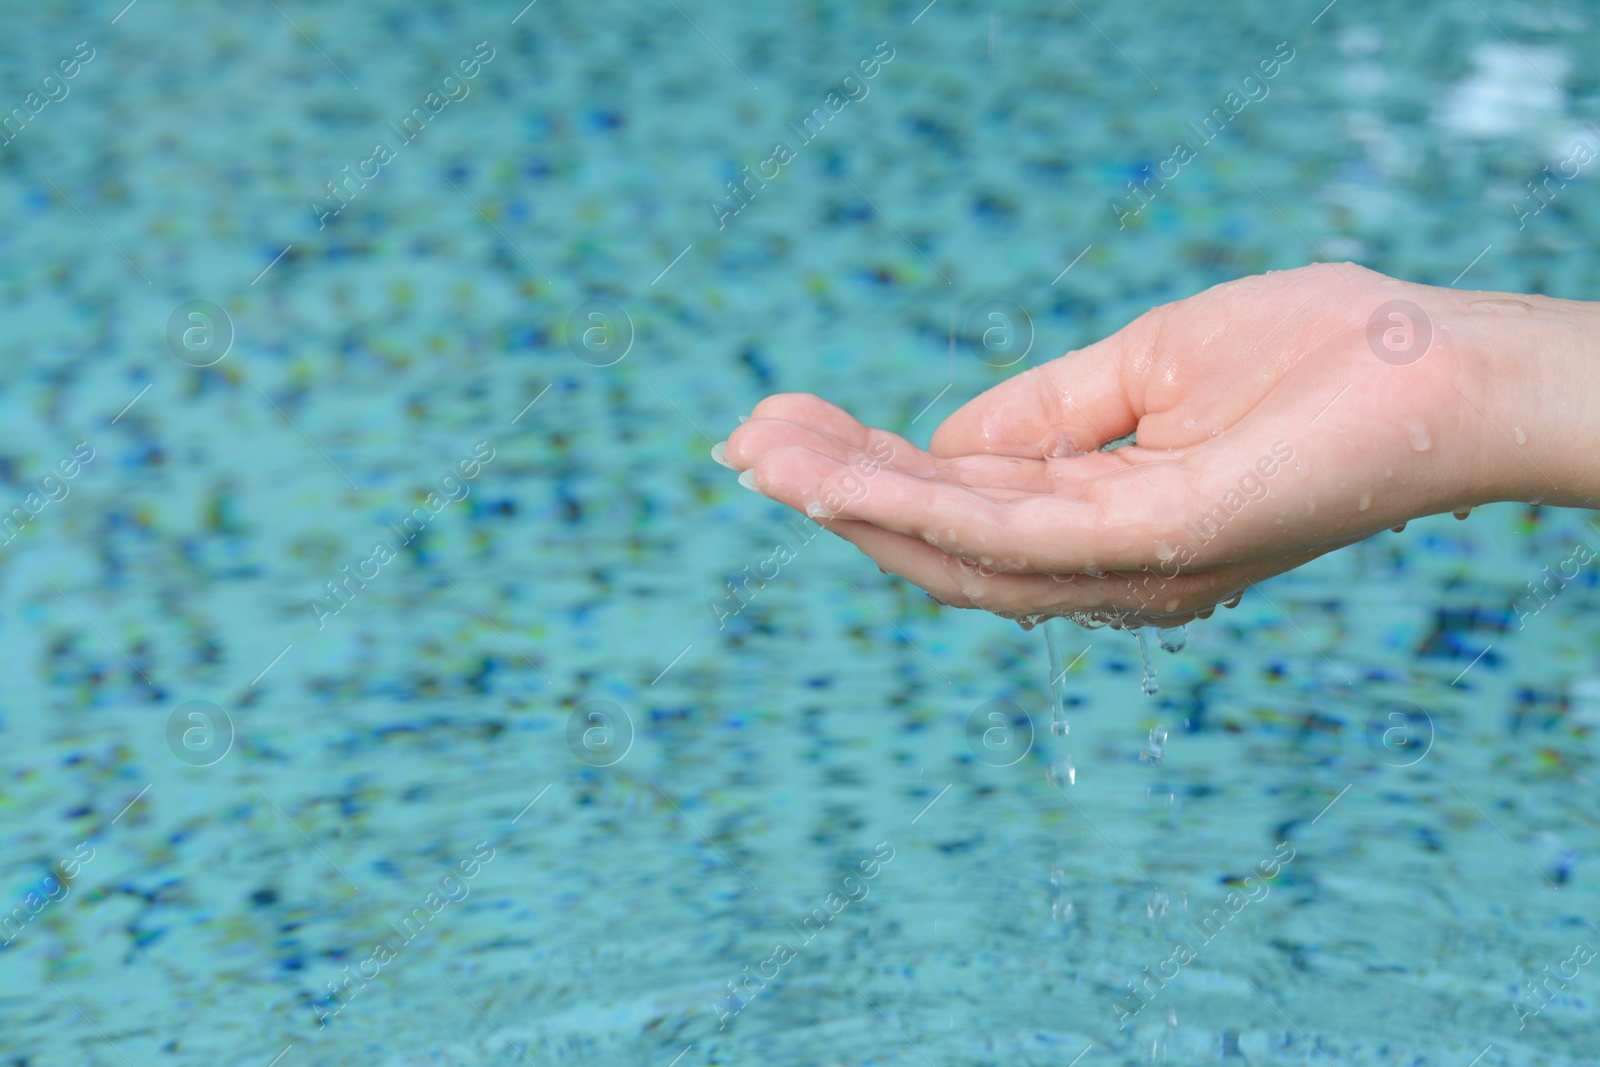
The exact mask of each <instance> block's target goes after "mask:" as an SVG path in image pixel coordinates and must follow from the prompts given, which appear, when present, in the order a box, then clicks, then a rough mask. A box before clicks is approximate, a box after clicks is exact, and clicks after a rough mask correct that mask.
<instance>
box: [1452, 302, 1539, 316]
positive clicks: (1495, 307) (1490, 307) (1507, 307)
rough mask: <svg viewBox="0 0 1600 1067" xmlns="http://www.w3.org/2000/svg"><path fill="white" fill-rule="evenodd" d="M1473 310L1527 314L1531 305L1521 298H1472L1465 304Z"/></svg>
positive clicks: (1505, 313) (1529, 312) (1531, 308)
mask: <svg viewBox="0 0 1600 1067" xmlns="http://www.w3.org/2000/svg"><path fill="white" fill-rule="evenodd" d="M1467 307H1468V308H1470V309H1471V310H1473V311H1489V312H1493V313H1495V314H1498V315H1529V314H1532V313H1533V307H1532V305H1530V304H1527V303H1525V302H1523V301H1521V300H1474V301H1473V302H1472V303H1470V304H1468V305H1467Z"/></svg>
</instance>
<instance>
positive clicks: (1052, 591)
mask: <svg viewBox="0 0 1600 1067" xmlns="http://www.w3.org/2000/svg"><path fill="white" fill-rule="evenodd" d="M829 529H830V530H831V531H832V532H833V533H836V534H837V535H838V536H840V537H842V538H843V539H844V540H846V541H849V542H850V543H851V544H853V545H855V546H856V547H857V548H859V549H860V550H861V551H862V552H864V553H865V554H866V555H867V556H869V557H871V558H872V560H873V561H874V562H876V563H877V564H878V566H879V567H881V568H883V569H884V570H887V571H889V572H891V573H893V574H897V575H899V576H900V577H902V578H905V579H906V580H907V581H909V582H911V583H913V584H914V585H917V586H919V587H920V588H922V589H923V590H924V591H926V592H927V593H928V595H929V596H931V597H933V598H934V599H935V600H937V601H938V602H940V603H942V604H948V605H950V606H952V607H959V608H976V609H979V610H982V611H988V612H991V613H993V614H996V615H1000V616H1003V617H1005V618H1012V619H1031V618H1036V617H1038V616H1041V615H1043V616H1070V617H1072V618H1074V619H1076V620H1078V621H1080V622H1095V623H1111V624H1113V625H1118V626H1142V625H1150V624H1156V623H1159V624H1161V625H1175V624H1176V623H1178V622H1186V621H1188V620H1189V619H1193V618H1197V617H1199V616H1201V615H1202V614H1210V612H1211V610H1212V609H1213V608H1215V607H1216V605H1217V604H1218V603H1219V602H1221V601H1223V600H1227V599H1229V598H1230V597H1233V596H1235V595H1236V594H1237V593H1239V592H1240V591H1242V590H1243V589H1244V587H1245V586H1246V585H1247V584H1248V582H1249V580H1250V578H1249V576H1248V575H1246V574H1244V573H1242V572H1236V573H1229V574H1222V573H1215V572H1213V573H1205V574H1195V575H1176V576H1173V577H1171V578H1167V577H1163V576H1159V575H1152V574H1131V575H1130V574H1108V575H1103V576H1099V577H1094V576H1090V575H1085V574H1079V575H1070V576H1062V575H1055V576H1052V575H1033V574H1003V573H997V572H994V571H990V570H988V569H987V568H981V567H978V566H975V565H973V564H971V563H970V562H968V561H966V560H962V559H959V558H957V557H954V556H951V555H950V554H949V553H946V552H942V551H940V550H939V549H937V548H934V547H933V546H931V545H927V544H924V543H922V542H920V541H917V540H914V539H912V538H909V537H905V536H903V535H901V534H896V533H890V532H889V531H887V530H884V529H881V528H880V527H876V526H873V525H871V524H868V523H859V522H835V523H833V524H831V525H830V526H829Z"/></svg>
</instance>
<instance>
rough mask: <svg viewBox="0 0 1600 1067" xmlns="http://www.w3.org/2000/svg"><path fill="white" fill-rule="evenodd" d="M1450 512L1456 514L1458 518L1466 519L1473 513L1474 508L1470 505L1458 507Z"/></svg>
mask: <svg viewBox="0 0 1600 1067" xmlns="http://www.w3.org/2000/svg"><path fill="white" fill-rule="evenodd" d="M1450 514H1452V515H1454V516H1455V517H1456V518H1458V519H1465V518H1466V517H1467V516H1469V515H1471V514H1472V509H1471V508H1470V507H1468V508H1457V509H1456V510H1454V511H1452V512H1451V513H1450Z"/></svg>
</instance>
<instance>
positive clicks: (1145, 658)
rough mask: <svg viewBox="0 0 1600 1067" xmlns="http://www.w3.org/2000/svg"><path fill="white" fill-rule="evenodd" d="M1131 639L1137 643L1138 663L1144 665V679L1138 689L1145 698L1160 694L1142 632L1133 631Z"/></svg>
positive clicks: (1139, 630)
mask: <svg viewBox="0 0 1600 1067" xmlns="http://www.w3.org/2000/svg"><path fill="white" fill-rule="evenodd" d="M1133 638H1134V640H1135V641H1138V642H1139V661H1140V662H1141V663H1142V664H1143V665H1144V679H1143V681H1142V683H1141V686H1140V687H1141V688H1142V689H1143V690H1144V695H1145V696H1147V697H1153V696H1155V695H1156V693H1158V692H1160V690H1161V687H1160V686H1159V685H1157V684H1156V668H1155V664H1153V663H1151V662H1150V646H1149V645H1148V644H1147V643H1146V640H1145V636H1144V630H1143V629H1138V630H1135V631H1133Z"/></svg>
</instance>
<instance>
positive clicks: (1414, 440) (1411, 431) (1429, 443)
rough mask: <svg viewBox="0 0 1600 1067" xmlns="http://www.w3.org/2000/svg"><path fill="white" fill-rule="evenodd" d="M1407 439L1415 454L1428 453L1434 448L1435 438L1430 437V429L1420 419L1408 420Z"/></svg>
mask: <svg viewBox="0 0 1600 1067" xmlns="http://www.w3.org/2000/svg"><path fill="white" fill-rule="evenodd" d="M1405 427H1406V439H1407V440H1408V441H1410V442H1411V450H1412V451H1413V452H1426V451H1428V450H1429V449H1430V448H1432V447H1433V438H1432V437H1430V436H1429V435H1428V427H1427V425H1426V424H1425V423H1424V422H1422V420H1420V419H1407V420H1406V422H1405Z"/></svg>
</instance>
